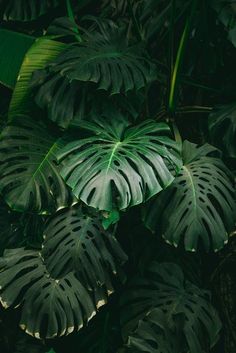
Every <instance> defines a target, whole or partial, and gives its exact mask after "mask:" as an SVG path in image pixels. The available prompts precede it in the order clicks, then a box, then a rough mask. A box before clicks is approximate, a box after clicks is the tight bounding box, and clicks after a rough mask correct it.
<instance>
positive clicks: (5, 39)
mask: <svg viewBox="0 0 236 353" xmlns="http://www.w3.org/2000/svg"><path fill="white" fill-rule="evenodd" d="M34 41H35V38H34V37H31V36H28V35H26V34H23V33H19V32H13V31H9V30H6V29H0V53H1V55H0V83H1V84H3V85H4V86H7V87H9V88H13V87H14V86H15V83H16V80H17V77H18V74H19V70H20V67H21V64H22V61H23V59H24V56H25V54H26V52H27V50H28V49H29V48H30V47H31V45H32V44H33V43H34Z"/></svg>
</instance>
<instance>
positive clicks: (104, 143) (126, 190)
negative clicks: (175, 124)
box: [57, 119, 181, 211]
mask: <svg viewBox="0 0 236 353" xmlns="http://www.w3.org/2000/svg"><path fill="white" fill-rule="evenodd" d="M126 125H127V124H126V122H125V121H121V122H120V123H119V122H118V121H116V122H115V123H114V124H112V123H110V124H108V123H107V122H106V121H105V120H102V119H101V120H99V121H97V122H93V123H89V122H87V123H86V122H84V123H83V125H82V126H83V128H86V129H87V130H88V131H89V130H90V135H91V136H90V137H87V138H80V139H76V140H74V141H72V142H69V143H67V144H65V146H64V148H62V149H61V150H60V151H58V154H57V156H58V159H59V161H60V162H61V163H62V165H63V166H62V170H61V175H62V177H63V178H64V179H65V181H66V183H67V184H68V185H69V186H70V187H71V188H72V190H73V193H74V194H75V196H76V197H78V198H79V199H81V200H82V201H83V202H85V203H86V204H87V205H89V206H92V207H94V208H97V209H99V210H106V211H112V210H113V209H115V208H118V209H126V208H127V207H129V206H134V205H138V204H140V203H142V202H144V201H146V200H147V199H149V198H150V197H152V196H153V195H155V194H157V193H158V192H160V191H161V190H162V189H163V188H165V187H167V186H168V185H169V184H170V183H171V182H172V181H173V179H174V177H173V175H172V173H171V172H170V170H169V168H172V167H173V166H174V168H175V169H177V170H178V169H179V168H180V167H181V161H180V158H179V145H178V144H177V143H176V142H174V141H173V140H171V138H170V137H169V135H170V129H169V127H168V126H167V125H166V124H162V123H160V124H158V123H156V122H153V121H145V122H144V123H142V124H140V125H138V126H135V127H130V128H126Z"/></svg>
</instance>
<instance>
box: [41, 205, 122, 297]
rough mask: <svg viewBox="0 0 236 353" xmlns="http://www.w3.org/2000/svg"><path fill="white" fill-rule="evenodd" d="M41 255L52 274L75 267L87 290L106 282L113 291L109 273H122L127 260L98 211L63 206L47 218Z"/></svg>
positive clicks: (55, 274)
mask: <svg viewBox="0 0 236 353" xmlns="http://www.w3.org/2000/svg"><path fill="white" fill-rule="evenodd" d="M44 238H45V241H44V247H43V250H42V256H43V257H44V258H45V261H46V265H47V268H48V270H49V272H50V273H52V274H53V276H55V277H58V276H59V277H60V276H62V275H63V274H65V273H67V272H68V271H72V270H73V271H75V272H76V273H77V274H78V276H80V278H81V280H82V282H83V284H84V285H85V286H86V287H87V288H88V289H90V290H92V289H96V288H97V287H98V286H103V285H105V286H106V287H107V290H109V291H110V292H112V291H113V288H112V285H111V277H112V276H113V275H116V274H118V275H119V276H120V277H121V276H122V272H121V268H120V266H121V265H122V264H123V263H124V262H125V261H126V260H127V257H126V255H125V254H124V252H123V251H122V249H121V248H120V245H119V243H118V242H117V240H116V238H115V237H114V236H113V235H112V234H110V233H108V232H106V231H104V229H103V228H102V222H101V219H100V217H99V215H98V214H91V215H89V214H86V213H85V212H84V211H83V210H82V209H81V207H78V206H74V207H72V208H70V209H66V210H62V211H61V212H59V213H57V214H56V215H55V216H54V217H53V218H52V219H50V221H49V223H48V226H47V227H46V229H45V231H44Z"/></svg>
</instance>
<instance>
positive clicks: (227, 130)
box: [209, 103, 236, 158]
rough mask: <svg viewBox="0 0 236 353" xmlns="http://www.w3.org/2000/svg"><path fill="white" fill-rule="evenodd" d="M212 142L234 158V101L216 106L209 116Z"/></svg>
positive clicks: (235, 156) (235, 124) (235, 125)
mask: <svg viewBox="0 0 236 353" xmlns="http://www.w3.org/2000/svg"><path fill="white" fill-rule="evenodd" d="M209 131H210V135H211V139H212V143H213V144H214V145H216V146H218V147H219V148H221V149H222V150H223V151H224V152H225V154H226V156H229V157H232V158H236V103H232V104H228V105H223V106H218V107H216V108H215V109H214V110H213V111H212V113H211V114H210V116H209Z"/></svg>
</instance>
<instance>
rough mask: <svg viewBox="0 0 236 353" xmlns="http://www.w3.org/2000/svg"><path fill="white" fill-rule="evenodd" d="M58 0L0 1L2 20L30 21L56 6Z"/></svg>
mask: <svg viewBox="0 0 236 353" xmlns="http://www.w3.org/2000/svg"><path fill="white" fill-rule="evenodd" d="M58 4H59V1H58V0H8V1H4V0H1V1H0V6H1V13H2V16H3V19H4V20H9V21H32V20H35V19H36V18H38V17H40V16H42V15H44V14H45V13H46V12H48V11H49V10H50V9H53V8H55V7H56V6H58Z"/></svg>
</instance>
